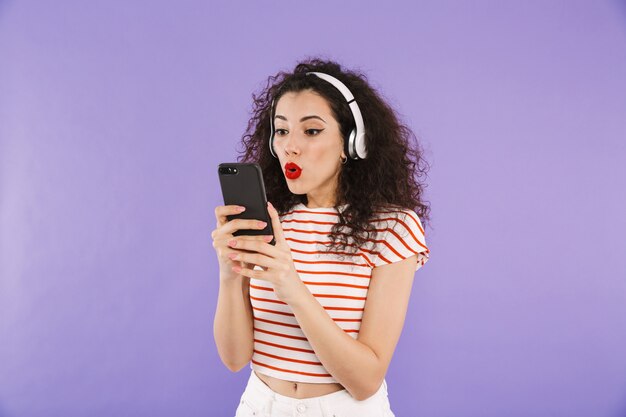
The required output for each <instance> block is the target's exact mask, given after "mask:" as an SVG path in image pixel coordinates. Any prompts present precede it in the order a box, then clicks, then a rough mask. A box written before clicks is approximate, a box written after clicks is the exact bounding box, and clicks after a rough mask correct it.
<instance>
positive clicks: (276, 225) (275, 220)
mask: <svg viewBox="0 0 626 417" xmlns="http://www.w3.org/2000/svg"><path fill="white" fill-rule="evenodd" d="M267 212H268V213H269V215H270V219H272V229H273V230H274V239H276V243H278V242H280V243H285V242H286V241H285V235H284V234H283V226H282V225H281V224H280V218H279V217H278V211H276V209H275V208H274V206H273V205H272V203H270V202H269V201H268V202H267Z"/></svg>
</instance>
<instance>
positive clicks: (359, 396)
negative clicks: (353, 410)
mask: <svg viewBox="0 0 626 417" xmlns="http://www.w3.org/2000/svg"><path fill="white" fill-rule="evenodd" d="M382 384H383V380H382V379H380V380H379V379H376V381H374V382H373V383H372V384H369V385H367V386H363V387H360V388H359V389H358V390H355V391H354V392H351V393H350V394H352V397H353V398H354V399H355V400H357V401H365V400H367V399H368V398H370V397H372V396H373V395H374V394H376V393H377V392H378V390H380V388H381V385H382Z"/></svg>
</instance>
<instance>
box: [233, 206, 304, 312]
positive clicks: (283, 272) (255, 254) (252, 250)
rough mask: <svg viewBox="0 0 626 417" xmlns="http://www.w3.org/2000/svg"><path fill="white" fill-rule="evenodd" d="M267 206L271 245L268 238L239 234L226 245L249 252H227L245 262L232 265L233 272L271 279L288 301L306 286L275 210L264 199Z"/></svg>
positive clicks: (281, 296)
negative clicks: (245, 236)
mask: <svg viewBox="0 0 626 417" xmlns="http://www.w3.org/2000/svg"><path fill="white" fill-rule="evenodd" d="M267 210H268V212H269V215H270V218H271V220H272V228H273V229H274V237H275V238H276V244H275V245H270V244H269V243H268V242H267V241H265V242H263V241H260V240H250V239H242V237H241V236H239V237H235V238H233V239H231V240H230V241H229V242H228V246H229V247H231V248H237V249H241V250H245V251H248V252H237V253H234V252H233V253H231V254H229V255H228V256H229V258H230V259H232V260H233V261H241V262H243V263H244V265H242V266H239V265H235V266H233V267H232V268H233V271H234V272H235V273H238V274H241V275H243V276H245V277H250V278H256V279H259V280H263V281H267V282H271V283H272V285H273V287H274V293H275V294H276V297H277V298H278V299H279V300H281V301H283V302H285V303H287V304H289V303H290V302H291V301H293V300H295V299H296V298H297V297H298V296H299V295H300V294H301V293H302V291H303V290H306V286H305V285H304V283H303V282H302V280H301V279H300V276H299V275H298V272H297V271H296V267H295V265H294V264H293V258H292V257H291V249H290V248H289V245H287V241H286V240H285V236H284V234H283V228H282V226H281V224H280V219H279V217H278V212H277V211H276V209H275V208H274V206H272V204H271V203H267ZM270 240H271V239H270ZM246 264H247V265H246ZM249 265H258V266H260V267H261V268H262V269H263V270H262V271H259V270H258V269H253V268H249V267H248V266H249Z"/></svg>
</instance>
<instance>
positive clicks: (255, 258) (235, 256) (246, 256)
mask: <svg viewBox="0 0 626 417" xmlns="http://www.w3.org/2000/svg"><path fill="white" fill-rule="evenodd" d="M228 257H229V258H230V259H231V260H232V261H241V262H246V263H248V264H253V265H258V266H260V267H261V268H263V269H266V268H273V267H275V266H277V262H276V261H275V260H274V259H272V258H270V257H269V256H265V255H262V254H260V253H255V252H250V253H245V252H233V253H230V254H229V255H228Z"/></svg>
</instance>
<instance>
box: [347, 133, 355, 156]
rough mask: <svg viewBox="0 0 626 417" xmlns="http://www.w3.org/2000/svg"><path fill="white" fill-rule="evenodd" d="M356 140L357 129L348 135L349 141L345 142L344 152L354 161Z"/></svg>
mask: <svg viewBox="0 0 626 417" xmlns="http://www.w3.org/2000/svg"><path fill="white" fill-rule="evenodd" d="M355 138H356V129H352V130H351V131H350V134H349V135H348V138H347V140H346V141H345V142H344V145H345V146H344V151H345V153H346V155H347V156H348V158H350V159H354V158H355V157H356V152H355V148H354V140H355Z"/></svg>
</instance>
